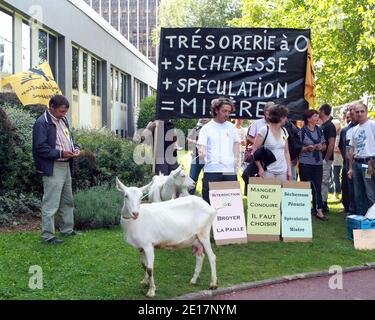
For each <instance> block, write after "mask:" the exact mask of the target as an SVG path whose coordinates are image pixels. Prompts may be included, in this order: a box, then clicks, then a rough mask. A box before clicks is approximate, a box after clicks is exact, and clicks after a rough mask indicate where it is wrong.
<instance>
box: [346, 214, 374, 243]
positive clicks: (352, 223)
mask: <svg viewBox="0 0 375 320" xmlns="http://www.w3.org/2000/svg"><path fill="white" fill-rule="evenodd" d="M346 222H347V227H348V239H349V240H353V229H375V219H372V220H370V219H367V218H366V217H364V216H359V215H350V216H347V217H346Z"/></svg>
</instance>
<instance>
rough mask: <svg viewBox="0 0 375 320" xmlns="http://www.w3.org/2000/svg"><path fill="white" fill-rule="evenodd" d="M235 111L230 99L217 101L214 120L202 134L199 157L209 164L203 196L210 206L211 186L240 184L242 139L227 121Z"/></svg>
mask: <svg viewBox="0 0 375 320" xmlns="http://www.w3.org/2000/svg"><path fill="white" fill-rule="evenodd" d="M234 111H235V107H234V103H233V101H232V100H230V99H229V98H225V97H219V98H217V99H213V100H212V102H211V114H212V116H213V119H212V120H211V121H210V122H209V123H207V124H206V125H205V126H204V127H203V128H202V129H201V132H200V134H199V139H198V143H197V144H198V146H199V149H198V152H199V157H200V158H201V159H204V162H205V165H204V169H203V170H204V176H203V188H202V189H203V190H202V194H203V199H204V200H205V201H207V202H208V203H210V200H209V182H218V181H237V174H236V173H237V169H238V168H237V167H238V157H239V147H240V138H239V137H238V133H237V130H236V127H235V126H234V125H233V124H232V123H230V122H229V121H227V120H228V119H229V116H230V115H231V114H232V113H233V112H234Z"/></svg>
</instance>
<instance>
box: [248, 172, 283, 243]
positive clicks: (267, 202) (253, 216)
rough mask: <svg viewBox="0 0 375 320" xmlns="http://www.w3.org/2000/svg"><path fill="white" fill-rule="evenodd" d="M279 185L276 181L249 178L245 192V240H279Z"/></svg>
mask: <svg viewBox="0 0 375 320" xmlns="http://www.w3.org/2000/svg"><path fill="white" fill-rule="evenodd" d="M280 202H281V184H280V181H279V180H277V179H263V178H250V179H249V185H248V191H247V240H248V241H278V240H280Z"/></svg>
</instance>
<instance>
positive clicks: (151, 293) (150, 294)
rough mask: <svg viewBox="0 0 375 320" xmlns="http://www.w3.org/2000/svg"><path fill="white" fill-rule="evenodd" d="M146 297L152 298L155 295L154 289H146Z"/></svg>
mask: <svg viewBox="0 0 375 320" xmlns="http://www.w3.org/2000/svg"><path fill="white" fill-rule="evenodd" d="M146 297H147V298H153V297H155V290H148V291H147V293H146Z"/></svg>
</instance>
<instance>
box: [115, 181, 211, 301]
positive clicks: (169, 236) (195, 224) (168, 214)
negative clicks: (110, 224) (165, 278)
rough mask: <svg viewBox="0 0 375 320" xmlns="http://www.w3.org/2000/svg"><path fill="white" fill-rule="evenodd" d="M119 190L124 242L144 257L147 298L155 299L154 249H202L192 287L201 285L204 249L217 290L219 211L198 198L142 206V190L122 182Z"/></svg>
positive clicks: (119, 183)
mask: <svg viewBox="0 0 375 320" xmlns="http://www.w3.org/2000/svg"><path fill="white" fill-rule="evenodd" d="M116 187H117V189H118V190H119V191H121V192H122V193H123V194H124V205H123V207H122V211H121V225H122V226H123V229H124V233H125V235H124V238H125V240H126V241H127V242H128V243H129V244H130V245H131V246H133V247H134V248H136V249H138V250H139V251H140V254H141V263H142V266H143V268H144V270H145V277H144V279H143V281H142V283H144V284H147V283H148V284H149V290H148V292H147V294H146V296H147V297H154V296H155V290H156V287H155V283H154V273H153V268H154V248H165V249H177V248H184V247H188V246H191V245H193V246H194V247H196V248H201V249H198V253H199V254H196V265H195V270H194V275H193V277H192V279H191V281H190V283H192V284H195V283H196V282H197V280H198V277H199V274H200V272H201V270H202V264H203V259H204V253H203V248H204V250H205V252H206V253H207V256H208V260H209V262H210V266H211V283H210V289H216V288H217V278H216V256H215V254H214V252H213V251H212V248H211V243H210V230H211V226H212V221H213V219H214V217H215V215H216V210H215V209H214V208H213V207H211V206H210V205H209V204H208V203H207V202H205V201H204V200H203V199H202V198H199V197H196V196H187V197H182V198H177V199H173V200H169V201H165V202H158V203H143V204H141V198H142V190H141V189H139V188H136V187H126V186H124V185H123V184H122V182H121V181H120V180H119V179H118V178H116ZM176 212H178V214H176ZM202 246H203V248H202Z"/></svg>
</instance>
